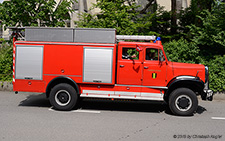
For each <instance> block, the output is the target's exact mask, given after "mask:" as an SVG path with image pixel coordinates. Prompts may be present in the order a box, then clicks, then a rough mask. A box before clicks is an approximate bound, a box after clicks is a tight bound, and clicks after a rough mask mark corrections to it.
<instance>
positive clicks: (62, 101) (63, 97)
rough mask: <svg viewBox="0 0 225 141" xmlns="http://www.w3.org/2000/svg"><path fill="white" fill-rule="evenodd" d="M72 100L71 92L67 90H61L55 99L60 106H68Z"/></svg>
mask: <svg viewBox="0 0 225 141" xmlns="http://www.w3.org/2000/svg"><path fill="white" fill-rule="evenodd" d="M70 100H71V97H70V94H69V92H67V91H66V90H60V91H58V92H57V93H56V95H55V101H56V103H57V104H58V105H60V106H66V105H67V104H68V103H69V102H70Z"/></svg>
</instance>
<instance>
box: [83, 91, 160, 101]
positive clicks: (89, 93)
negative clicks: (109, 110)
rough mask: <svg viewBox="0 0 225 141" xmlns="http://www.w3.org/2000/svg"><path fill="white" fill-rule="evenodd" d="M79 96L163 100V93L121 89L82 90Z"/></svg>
mask: <svg viewBox="0 0 225 141" xmlns="http://www.w3.org/2000/svg"><path fill="white" fill-rule="evenodd" d="M80 96H81V97H93V98H119V99H140V100H141V99H142V100H159V101H163V96H164V94H160V93H141V92H122V91H115V92H114V91H98V90H83V93H81V95H80Z"/></svg>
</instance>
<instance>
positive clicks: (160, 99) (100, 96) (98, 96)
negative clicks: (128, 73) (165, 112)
mask: <svg viewBox="0 0 225 141" xmlns="http://www.w3.org/2000/svg"><path fill="white" fill-rule="evenodd" d="M80 97H89V98H117V99H133V100H156V101H163V97H161V96H160V97H150V96H149V97H147V96H146V97H143V96H124V95H122V96H121V95H92V94H88V95H86V94H83V93H82V94H81V95H80Z"/></svg>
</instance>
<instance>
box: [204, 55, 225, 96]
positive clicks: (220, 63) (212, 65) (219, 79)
mask: <svg viewBox="0 0 225 141" xmlns="http://www.w3.org/2000/svg"><path fill="white" fill-rule="evenodd" d="M207 65H208V67H209V81H210V83H209V84H210V89H212V90H213V91H214V92H224V91H225V55H223V56H222V55H221V56H214V58H213V59H211V60H210V61H209V62H208V64H207Z"/></svg>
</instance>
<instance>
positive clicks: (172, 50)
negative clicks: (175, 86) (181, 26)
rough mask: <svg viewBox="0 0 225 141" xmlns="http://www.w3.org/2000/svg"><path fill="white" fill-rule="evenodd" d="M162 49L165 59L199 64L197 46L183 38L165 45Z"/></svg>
mask: <svg viewBox="0 0 225 141" xmlns="http://www.w3.org/2000/svg"><path fill="white" fill-rule="evenodd" d="M164 49H165V52H166V53H167V57H168V58H169V59H170V60H171V61H173V62H184V63H200V60H201V58H200V56H199V52H200V50H199V48H198V46H197V45H196V44H195V43H193V42H188V41H187V40H185V39H183V38H181V39H180V40H178V41H176V40H173V41H171V42H167V43H165V44H164Z"/></svg>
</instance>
